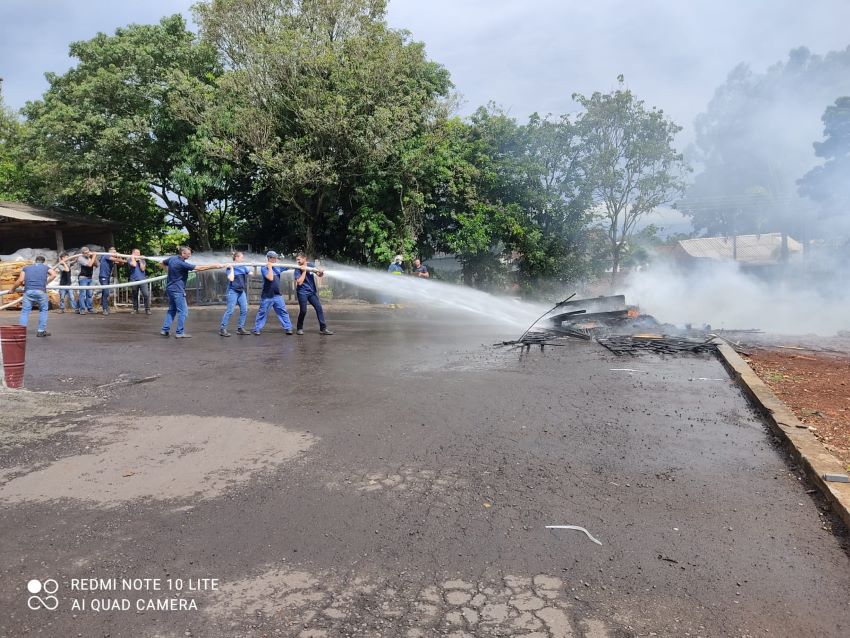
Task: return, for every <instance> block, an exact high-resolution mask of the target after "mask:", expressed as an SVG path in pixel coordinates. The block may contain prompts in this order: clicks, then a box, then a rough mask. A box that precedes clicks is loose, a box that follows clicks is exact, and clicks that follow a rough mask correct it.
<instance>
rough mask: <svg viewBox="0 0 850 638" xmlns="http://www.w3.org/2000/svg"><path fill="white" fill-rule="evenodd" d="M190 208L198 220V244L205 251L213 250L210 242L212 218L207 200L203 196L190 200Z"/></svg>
mask: <svg viewBox="0 0 850 638" xmlns="http://www.w3.org/2000/svg"><path fill="white" fill-rule="evenodd" d="M189 210H190V212H191V213H192V215H193V216H194V218H195V219H196V220H197V227H198V245H199V246H200V248H201V250H202V251H204V252H209V251H211V250H212V244H211V243H210V219H209V214H208V213H207V202H206V201H205V200H203V199H201V198H197V199H194V200H192V201H190V202H189Z"/></svg>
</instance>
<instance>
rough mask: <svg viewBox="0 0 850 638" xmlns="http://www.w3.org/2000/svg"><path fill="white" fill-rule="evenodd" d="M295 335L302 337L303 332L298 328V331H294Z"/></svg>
mask: <svg viewBox="0 0 850 638" xmlns="http://www.w3.org/2000/svg"><path fill="white" fill-rule="evenodd" d="M295 334H297V335H303V334H304V331H303V330H302V329H301V328H298V330H296V331H295Z"/></svg>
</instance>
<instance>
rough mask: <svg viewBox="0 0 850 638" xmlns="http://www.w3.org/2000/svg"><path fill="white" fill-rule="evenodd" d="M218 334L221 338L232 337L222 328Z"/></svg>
mask: <svg viewBox="0 0 850 638" xmlns="http://www.w3.org/2000/svg"><path fill="white" fill-rule="evenodd" d="M218 334H219V336H221V337H229V336H230V333H229V332H228V331H227V330H225V329H224V328H221V329H220V330H219V331H218Z"/></svg>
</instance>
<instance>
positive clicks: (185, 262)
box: [159, 246, 221, 339]
mask: <svg viewBox="0 0 850 638" xmlns="http://www.w3.org/2000/svg"><path fill="white" fill-rule="evenodd" d="M191 256H192V249H191V248H189V247H188V246H180V248H178V249H177V254H176V255H172V256H171V257H169V258H168V259H166V260H164V261H163V262H162V265H163V266H165V268H167V269H168V270H167V276H166V284H165V292H166V294H167V295H168V311H167V312H166V313H165V321H164V322H163V324H162V330H160V331H159V334H161V335H162V336H163V337H168V336H169V335H170V332H171V324H172V322H173V321H174V318H175V317H176V318H177V329H176V331H175V333H174V337H175V338H176V339H188V338H190V337H191V336H192V335H189V334H186V333H185V332H183V330H184V328H185V325H186V318H187V317H188V316H189V304H188V303H186V281H187V280H188V279H189V273H190V272H192V271H193V270H194V271H196V272H202V271H204V270H214V269H216V268H221V264H206V265H204V266H196V265H195V264H190V263H189V257H191Z"/></svg>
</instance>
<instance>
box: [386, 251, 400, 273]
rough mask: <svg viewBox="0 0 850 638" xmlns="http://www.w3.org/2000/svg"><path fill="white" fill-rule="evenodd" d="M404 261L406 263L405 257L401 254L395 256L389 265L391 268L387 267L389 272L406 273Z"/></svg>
mask: <svg viewBox="0 0 850 638" xmlns="http://www.w3.org/2000/svg"><path fill="white" fill-rule="evenodd" d="M403 263H404V257H402V256H401V255H396V256H395V257H393V261H392V263H391V264H390V265H389V268H387V272H388V273H390V274H391V275H402V274H404V268H403V267H402V264H403Z"/></svg>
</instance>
